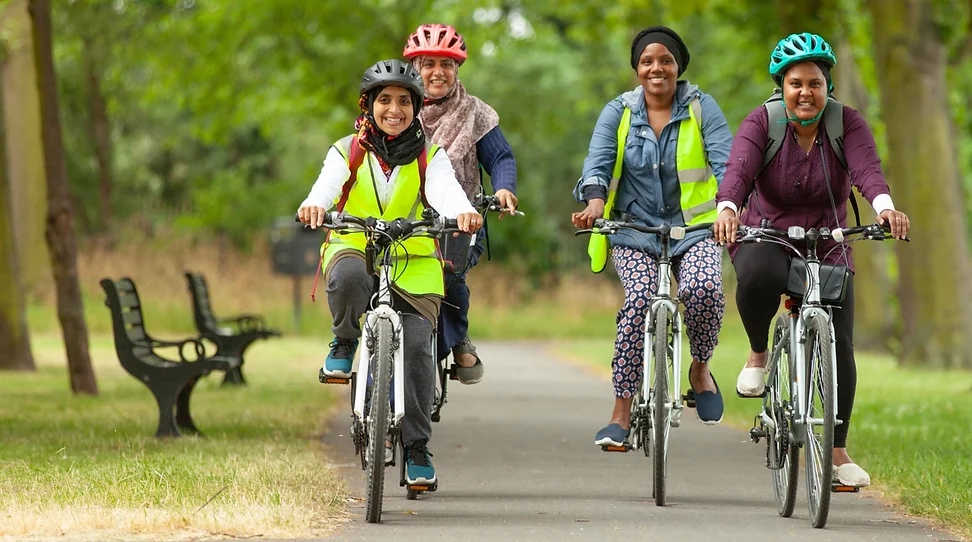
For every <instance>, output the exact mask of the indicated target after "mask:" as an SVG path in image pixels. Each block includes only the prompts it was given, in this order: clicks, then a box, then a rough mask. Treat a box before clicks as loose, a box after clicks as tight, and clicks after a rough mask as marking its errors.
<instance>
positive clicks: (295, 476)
mask: <svg viewBox="0 0 972 542" xmlns="http://www.w3.org/2000/svg"><path fill="white" fill-rule="evenodd" d="M325 347H326V345H325V344H324V343H322V342H320V341H309V340H302V339H282V340H275V341H270V342H265V343H258V344H257V345H255V346H253V347H252V348H251V349H250V350H249V351H248V355H247V362H246V364H245V365H244V372H245V374H246V376H247V379H248V380H249V382H250V385H249V386H248V387H246V388H220V387H219V382H220V381H221V375H216V374H213V375H210V376H209V377H207V378H206V379H204V380H203V381H202V382H201V383H200V385H198V386H197V389H196V392H195V393H194V394H193V401H192V409H193V410H192V412H193V417H194V419H195V421H196V424H197V425H198V426H199V427H200V429H201V430H202V431H203V433H204V434H205V435H206V436H205V437H204V438H195V437H183V438H180V439H165V440H159V439H155V438H154V437H153V435H154V433H155V427H156V424H157V422H158V409H157V407H156V405H155V402H154V401H153V399H152V395H151V394H150V392H149V391H148V389H147V388H145V387H144V386H143V385H141V384H140V383H139V382H138V381H136V380H135V379H134V378H132V377H131V376H129V375H128V374H127V373H125V372H124V371H123V370H122V368H121V366H120V365H119V363H118V360H117V358H116V356H115V352H114V349H113V345H112V342H111V339H110V337H109V336H107V335H94V336H93V337H92V343H91V353H92V359H93V362H94V364H95V371H96V372H97V375H98V382H99V386H100V396H98V397H74V396H72V395H71V394H70V393H69V391H68V389H67V384H68V380H67V374H66V369H65V363H64V361H63V353H62V352H61V344H60V340H59V339H58V338H57V337H55V336H36V335H35V337H34V353H35V356H36V357H37V361H38V366H39V370H38V372H37V373H36V374H30V373H5V374H3V378H0V394H2V397H3V400H2V401H0V433H2V434H3V435H4V446H3V447H2V448H0V463H2V464H3V466H4V467H3V469H2V470H0V536H7V537H13V538H14V539H18V540H19V539H24V538H27V537H39V538H45V537H46V538H50V537H55V536H57V537H62V536H67V535H70V536H71V537H81V538H83V537H85V536H90V537H91V539H106V538H114V539H131V538H132V537H135V536H143V535H144V536H146V537H148V538H149V539H161V538H183V539H184V538H187V537H200V536H210V535H220V536H249V535H253V534H254V533H260V534H261V535H262V536H263V537H294V536H317V535H321V534H323V533H326V532H327V531H328V530H329V529H331V528H333V526H334V525H335V524H336V523H338V522H340V521H342V519H343V518H344V503H345V500H346V497H347V488H346V487H345V485H344V483H343V482H342V481H340V480H338V479H336V477H335V476H334V474H333V472H332V471H331V469H330V468H328V467H326V464H327V463H326V458H325V457H324V456H323V449H322V447H321V445H320V436H321V431H322V422H323V420H324V418H325V415H326V413H327V412H328V410H329V409H330V408H331V407H332V404H333V403H334V399H335V398H334V397H332V396H331V395H330V394H329V393H328V390H327V389H326V388H323V387H322V386H320V384H318V383H317V381H316V380H317V379H316V370H317V367H318V364H319V358H320V355H321V352H322V351H323V349H324V348H325Z"/></svg>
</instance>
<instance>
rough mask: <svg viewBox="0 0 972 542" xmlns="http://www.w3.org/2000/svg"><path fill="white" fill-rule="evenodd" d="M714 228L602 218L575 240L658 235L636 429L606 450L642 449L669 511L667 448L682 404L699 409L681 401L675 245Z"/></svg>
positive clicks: (634, 407) (658, 501)
mask: <svg viewBox="0 0 972 542" xmlns="http://www.w3.org/2000/svg"><path fill="white" fill-rule="evenodd" d="M711 227H712V223H711V222H710V223H704V224H695V225H692V226H670V225H668V224H663V225H661V226H646V225H644V224H639V223H636V222H629V221H615V220H606V219H603V218H599V219H597V220H595V221H594V227H593V228H592V229H581V230H577V231H576V232H575V235H583V234H588V233H590V234H600V235H612V234H616V233H618V231H619V230H623V229H631V230H635V231H639V232H642V233H647V234H655V235H657V236H658V240H659V242H660V245H661V254H660V255H659V257H658V286H657V288H656V289H655V291H654V293H653V294H652V295H651V297H650V298H649V309H648V315H647V318H646V321H645V352H644V356H643V358H644V362H643V363H644V367H643V370H644V372H643V373H642V377H641V382H640V383H639V385H638V393H637V395H636V396H635V399H634V401H632V403H631V427H630V433H629V435H628V440H627V441H626V442H625V443H624V445H623V446H613V445H603V446H601V449H602V450H604V451H606V452H629V451H634V450H638V449H643V450H644V454H645V457H651V458H652V497H654V499H655V505H657V506H665V482H666V477H667V476H668V442H669V436H670V432H671V428H672V427H678V426H679V425H680V423H681V414H682V408H683V406H682V403H683V402H684V403H685V406H688V407H690V408H692V407H694V406H695V399H694V394H693V393H692V390H691V389H689V392H688V393H687V394H685V395H682V392H681V387H682V379H681V375H682V313H681V311H679V305H680V302H679V300H678V298H676V297H672V295H671V286H672V280H671V276H670V270H671V257H670V256H669V251H670V244H671V240H672V239H674V240H679V239H684V238H685V235H686V234H688V233H691V232H694V231H701V230H706V229H710V228H711Z"/></svg>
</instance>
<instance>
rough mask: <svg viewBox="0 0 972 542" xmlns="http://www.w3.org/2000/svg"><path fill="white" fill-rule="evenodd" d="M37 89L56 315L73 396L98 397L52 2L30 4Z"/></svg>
mask: <svg viewBox="0 0 972 542" xmlns="http://www.w3.org/2000/svg"><path fill="white" fill-rule="evenodd" d="M28 6H29V10H30V15H31V19H32V21H33V23H32V28H33V36H34V51H35V55H34V58H35V63H36V65H37V84H38V89H39V92H40V97H41V108H40V110H41V126H42V130H41V134H42V138H43V141H44V163H45V165H46V169H47V197H48V211H47V246H48V248H49V249H50V251H51V267H52V269H53V271H54V282H55V286H56V291H57V315H58V318H59V320H60V322H61V330H62V332H63V335H64V346H65V347H66V349H67V358H68V373H69V374H70V381H71V390H72V391H73V392H74V393H87V394H91V395H97V394H98V384H97V382H96V381H95V374H94V368H93V367H92V366H91V356H90V354H89V352H88V328H87V325H86V324H85V321H84V305H83V302H82V300H81V289H80V287H79V284H78V266H77V252H78V248H77V239H76V238H75V232H74V221H73V216H72V211H71V198H70V194H69V191H68V180H67V167H66V164H65V160H64V146H63V141H62V140H61V120H60V113H59V111H58V96H57V79H56V77H57V76H56V74H55V73H54V56H53V51H52V35H51V33H52V31H51V5H50V1H49V0H30V2H29V4H28Z"/></svg>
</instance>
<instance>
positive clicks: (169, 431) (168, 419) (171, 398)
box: [152, 390, 182, 438]
mask: <svg viewBox="0 0 972 542" xmlns="http://www.w3.org/2000/svg"><path fill="white" fill-rule="evenodd" d="M152 394H153V395H155V402H156V403H158V405H159V428H158V429H157V430H156V431H155V437H156V438H165V437H179V436H182V435H181V433H179V428H178V427H177V426H176V421H175V417H174V416H173V412H174V411H175V403H176V397H175V396H176V393H175V390H166V391H155V390H152Z"/></svg>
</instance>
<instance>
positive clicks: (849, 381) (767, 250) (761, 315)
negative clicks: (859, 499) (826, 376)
mask: <svg viewBox="0 0 972 542" xmlns="http://www.w3.org/2000/svg"><path fill="white" fill-rule="evenodd" d="M732 264H733V267H735V269H736V277H737V281H738V286H737V288H736V306H737V308H738V309H739V317H740V318H741V319H742V323H743V327H745V328H746V335H747V336H749V347H750V348H752V349H753V352H757V353H759V352H765V351H766V349H767V347H768V343H769V329H770V324H771V322H772V321H773V317H774V316H776V314H777V312H778V311H779V307H780V296H782V295H783V294H784V293H785V292H786V279H787V277H788V276H789V271H790V256H789V255H788V254H787V253H786V252H785V250H784V248H783V247H781V246H779V245H774V244H771V243H748V244H744V245H742V246H740V247H739V249H738V250H737V251H736V255H735V257H734V258H733V260H732ZM833 319H834V320H833V321H834V334H835V335H836V337H835V338H836V340H837V419H839V420H843V423H841V424H840V425H838V426H837V427H835V428H834V447H835V448H844V447H846V445H847V429H848V428H849V427H850V419H851V412H852V411H853V410H854V393H855V391H856V390H857V364H856V363H855V361H854V276H853V275H851V276H850V277H849V281H848V284H847V296H846V297H845V298H844V302H843V304H842V305H841V308H839V309H837V308H835V309H834V311H833Z"/></svg>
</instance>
